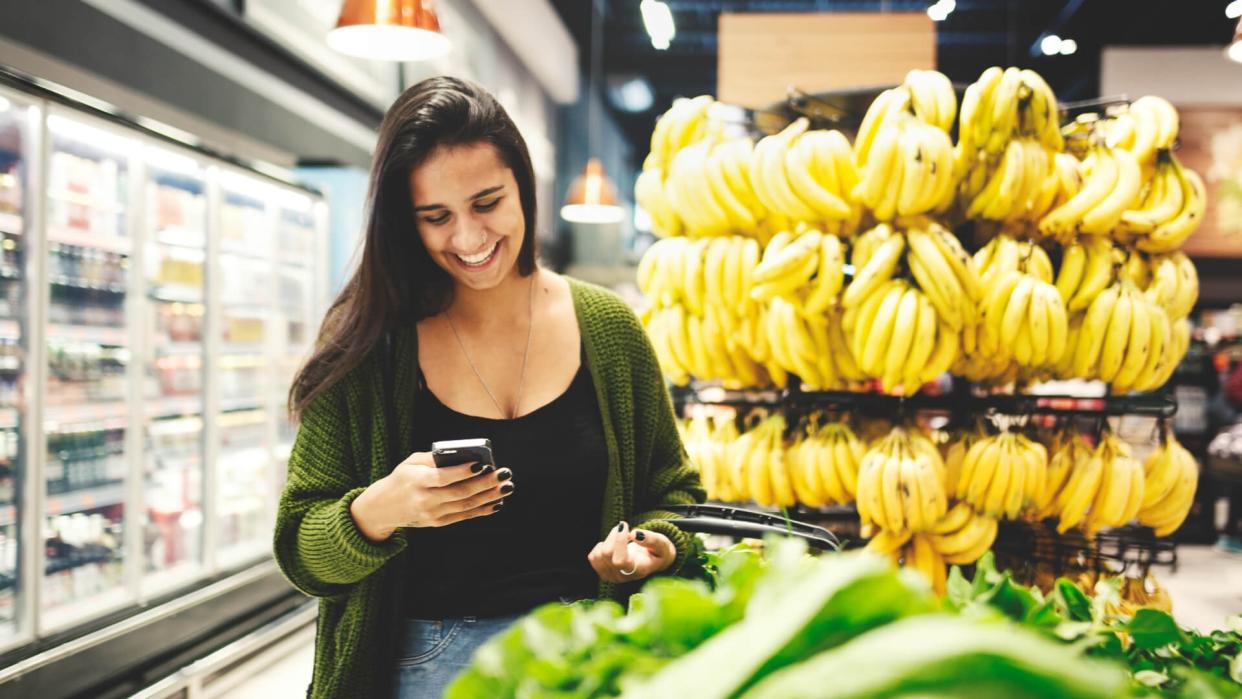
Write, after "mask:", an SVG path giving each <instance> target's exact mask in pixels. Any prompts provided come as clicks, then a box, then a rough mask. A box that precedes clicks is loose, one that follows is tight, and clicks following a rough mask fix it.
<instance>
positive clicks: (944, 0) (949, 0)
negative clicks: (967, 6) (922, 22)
mask: <svg viewBox="0 0 1242 699" xmlns="http://www.w3.org/2000/svg"><path fill="white" fill-rule="evenodd" d="M956 9H957V0H939V2H937V3H936V4H934V5H932V6H931V7H929V8H927V16H928V17H931V18H932V21H935V22H943V21H944V20H945V19H946V18H948V16H949V15H950V14H951V13H952V12H953V10H956Z"/></svg>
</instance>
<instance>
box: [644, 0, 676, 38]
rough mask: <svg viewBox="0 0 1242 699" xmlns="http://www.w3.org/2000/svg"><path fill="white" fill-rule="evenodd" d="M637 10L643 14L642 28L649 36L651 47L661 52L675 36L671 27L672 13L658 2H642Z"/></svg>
mask: <svg viewBox="0 0 1242 699" xmlns="http://www.w3.org/2000/svg"><path fill="white" fill-rule="evenodd" d="M638 9H639V10H640V11H641V12H642V13H643V26H645V27H646V28H647V34H648V35H650V36H651V45H652V46H654V47H656V48H657V49H660V50H661V51H663V50H664V49H667V48H668V47H669V44H670V42H672V40H673V37H675V36H677V27H675V26H674V25H673V11H672V10H670V9H668V5H666V4H664V3H663V2H660V0H643V1H642V3H640V4H639V6H638Z"/></svg>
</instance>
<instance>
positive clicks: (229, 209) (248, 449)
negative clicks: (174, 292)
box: [213, 176, 276, 568]
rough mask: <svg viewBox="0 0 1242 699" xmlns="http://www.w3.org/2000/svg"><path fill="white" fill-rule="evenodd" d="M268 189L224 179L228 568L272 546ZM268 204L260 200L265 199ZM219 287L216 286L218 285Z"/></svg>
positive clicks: (220, 551) (220, 485)
mask: <svg viewBox="0 0 1242 699" xmlns="http://www.w3.org/2000/svg"><path fill="white" fill-rule="evenodd" d="M271 191H272V190H271V188H270V186H269V185H268V184H267V183H265V182H261V181H258V180H252V179H249V178H246V179H244V180H243V179H242V178H240V176H230V177H227V178H223V186H222V197H221V210H220V256H219V270H220V271H219V275H220V276H219V279H220V283H219V294H220V322H219V328H220V333H221V335H220V338H219V339H220V353H219V356H218V357H217V358H216V360H215V361H216V376H217V377H218V384H217V386H218V406H219V415H218V417H217V427H218V434H219V444H218V445H217V447H218V452H217V457H216V464H215V465H216V482H215V486H216V497H215V502H216V509H217V512H216V514H217V522H218V525H217V526H218V527H219V531H218V536H217V561H218V563H219V564H220V565H221V566H222V567H226V568H227V567H230V566H233V565H237V564H240V563H244V562H246V561H247V560H250V559H253V558H255V557H257V556H260V555H263V554H265V553H266V552H267V551H268V549H269V548H270V545H271V541H270V539H271V532H272V514H273V509H272V508H271V507H270V505H269V503H272V502H275V497H276V495H275V492H276V491H275V483H274V482H273V478H272V474H273V469H272V435H271V431H272V415H271V410H272V407H271V401H270V400H269V397H270V396H271V390H272V389H271V385H272V377H271V373H272V369H273V368H274V367H273V366H271V357H272V353H271V351H270V346H271V342H272V341H273V339H274V337H275V335H274V333H275V329H274V328H273V327H272V325H273V324H274V323H273V321H274V317H273V306H274V303H273V295H274V294H273V288H274V284H273V280H272V273H273V270H274V262H273V259H272V257H273V252H274V243H275V238H276V236H275V235H274V232H273V218H272V212H271V210H270V209H269V208H268V207H269V203H268V201H266V198H267V195H268V194H269V193H270V192H271ZM260 197H262V198H260ZM213 286H214V284H213Z"/></svg>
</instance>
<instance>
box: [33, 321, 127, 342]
mask: <svg viewBox="0 0 1242 699" xmlns="http://www.w3.org/2000/svg"><path fill="white" fill-rule="evenodd" d="M47 337H48V339H49V340H69V341H72V342H92V343H95V344H98V345H108V346H111V347H123V346H125V345H128V344H129V333H128V332H127V331H126V330H125V329H124V328H116V327H110V326H104V325H70V324H68V323H49V324H48V326H47Z"/></svg>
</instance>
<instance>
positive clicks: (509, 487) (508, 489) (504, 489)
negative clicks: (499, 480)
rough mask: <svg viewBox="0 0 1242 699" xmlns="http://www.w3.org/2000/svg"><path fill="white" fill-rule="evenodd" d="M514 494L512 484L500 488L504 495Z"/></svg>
mask: <svg viewBox="0 0 1242 699" xmlns="http://www.w3.org/2000/svg"><path fill="white" fill-rule="evenodd" d="M512 492H513V484H512V483H505V484H504V485H502V486H500V493H501V494H502V495H508V494H509V493H512Z"/></svg>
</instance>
